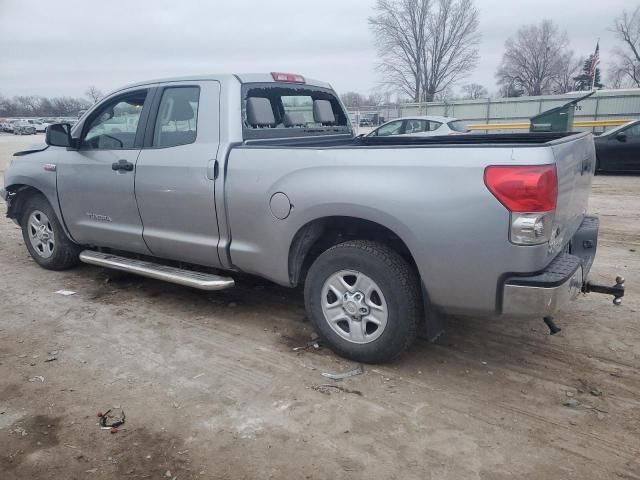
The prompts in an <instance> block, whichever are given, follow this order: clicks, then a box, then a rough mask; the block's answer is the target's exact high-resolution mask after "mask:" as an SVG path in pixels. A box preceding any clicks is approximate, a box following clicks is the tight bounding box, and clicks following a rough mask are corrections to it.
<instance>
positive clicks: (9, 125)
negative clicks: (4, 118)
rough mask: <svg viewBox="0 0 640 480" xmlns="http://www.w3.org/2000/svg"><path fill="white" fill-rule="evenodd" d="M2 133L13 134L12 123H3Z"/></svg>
mask: <svg viewBox="0 0 640 480" xmlns="http://www.w3.org/2000/svg"><path fill="white" fill-rule="evenodd" d="M2 131H3V132H6V133H13V122H5V123H3V124H2Z"/></svg>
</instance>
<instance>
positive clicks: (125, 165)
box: [111, 160, 133, 172]
mask: <svg viewBox="0 0 640 480" xmlns="http://www.w3.org/2000/svg"><path fill="white" fill-rule="evenodd" d="M111 170H116V171H117V170H124V171H125V172H132V171H133V163H131V162H127V161H126V160H118V161H117V162H113V163H112V164H111Z"/></svg>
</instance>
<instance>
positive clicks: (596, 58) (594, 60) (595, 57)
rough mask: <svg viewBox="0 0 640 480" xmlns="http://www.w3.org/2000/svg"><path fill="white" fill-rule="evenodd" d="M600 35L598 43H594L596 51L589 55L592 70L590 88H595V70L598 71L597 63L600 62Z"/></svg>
mask: <svg viewBox="0 0 640 480" xmlns="http://www.w3.org/2000/svg"><path fill="white" fill-rule="evenodd" d="M599 50H600V37H598V43H596V51H595V53H594V54H593V57H591V63H592V64H593V67H592V70H593V74H592V75H591V90H592V91H593V90H595V89H596V72H597V71H598V63H600V51H599Z"/></svg>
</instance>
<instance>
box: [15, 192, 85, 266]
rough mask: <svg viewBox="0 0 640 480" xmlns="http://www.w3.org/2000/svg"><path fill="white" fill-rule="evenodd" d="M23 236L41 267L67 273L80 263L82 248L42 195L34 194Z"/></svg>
mask: <svg viewBox="0 0 640 480" xmlns="http://www.w3.org/2000/svg"><path fill="white" fill-rule="evenodd" d="M20 226H21V227H22V236H23V238H24V243H25V245H26V246H27V249H28V250H29V253H30V254H31V256H32V257H33V259H34V260H35V261H36V263H37V264H38V265H40V266H41V267H43V268H46V269H48V270H66V269H68V268H71V267H73V266H75V265H77V264H78V263H79V259H78V254H79V253H80V250H81V248H80V247H79V246H78V245H76V244H75V243H73V242H72V241H71V240H69V238H67V235H66V234H65V232H64V230H63V229H62V225H60V222H58V218H57V216H56V214H55V212H54V211H53V209H52V208H51V205H49V202H48V201H47V199H46V198H44V197H43V196H42V195H32V196H31V197H29V198H28V199H27V200H26V202H25V206H24V209H23V211H22V218H21V220H20Z"/></svg>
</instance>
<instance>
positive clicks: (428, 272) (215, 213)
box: [1, 73, 623, 362]
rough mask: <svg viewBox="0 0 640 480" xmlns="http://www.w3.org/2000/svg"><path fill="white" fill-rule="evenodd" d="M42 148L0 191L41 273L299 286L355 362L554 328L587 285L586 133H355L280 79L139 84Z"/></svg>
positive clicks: (320, 328)
mask: <svg viewBox="0 0 640 480" xmlns="http://www.w3.org/2000/svg"><path fill="white" fill-rule="evenodd" d="M125 119H126V120H125ZM402 121H405V120H402ZM449 121H451V120H449ZM441 123H443V124H444V123H448V122H444V121H443V122H441ZM115 124H118V125H122V126H123V127H124V130H121V131H115V130H114V129H113V128H111V126H113V125H115ZM46 142H47V145H48V146H46V147H43V148H41V149H33V150H28V151H25V152H21V153H18V154H17V155H19V156H20V160H19V161H14V162H12V163H11V165H10V166H9V168H8V169H7V170H6V171H5V174H4V188H5V191H3V192H1V193H3V196H4V197H5V198H6V200H7V206H8V216H9V217H10V218H12V219H14V220H15V221H16V222H17V223H18V224H19V225H20V226H21V228H22V233H23V238H24V241H25V245H26V248H27V249H28V251H29V253H30V254H31V256H32V257H33V259H34V260H35V261H36V262H37V263H38V264H39V265H40V266H42V267H44V268H47V269H51V270H63V269H67V268H70V267H73V266H75V265H76V264H77V263H78V262H79V261H82V262H85V263H89V264H94V265H101V266H104V267H108V268H115V269H119V270H124V271H128V272H133V273H136V274H140V275H145V276H149V277H153V278H156V279H162V280H166V281H170V282H175V283H178V284H182V285H187V286H191V287H195V288H200V289H204V290H221V289H225V288H231V287H233V286H234V280H233V276H234V274H235V273H239V272H245V273H248V274H253V275H257V276H260V277H263V278H266V279H268V280H271V281H273V282H275V283H278V284H280V285H283V286H286V287H292V288H293V287H296V286H299V285H304V296H305V306H306V310H307V315H308V317H309V318H310V320H311V322H312V324H313V326H314V328H315V329H316V331H317V332H318V334H319V336H320V338H321V340H322V341H323V342H324V343H325V344H326V345H328V346H330V347H331V348H333V349H334V350H335V351H336V352H338V353H339V354H341V355H344V356H345V357H348V358H351V359H353V360H356V361H361V362H383V361H387V360H390V359H392V358H394V357H396V356H398V355H399V354H401V353H402V352H403V351H405V350H406V349H407V348H408V347H409V346H410V345H411V343H412V342H413V340H414V339H415V337H416V335H417V333H418V332H419V331H420V332H423V333H424V335H426V336H427V337H429V338H431V339H433V338H436V337H437V336H438V335H439V334H440V333H441V332H442V328H443V326H442V325H443V324H442V320H443V319H444V316H445V315H446V314H466V315H473V316H485V317H493V316H496V315H509V316H514V317H530V316H540V317H542V316H544V317H546V320H547V321H549V322H550V321H551V320H550V317H549V316H551V315H553V313H554V312H555V311H556V310H557V309H559V308H561V307H562V306H563V305H565V303H566V302H567V301H568V300H569V299H572V298H575V297H576V296H577V295H578V294H579V293H580V292H581V291H585V292H586V291H588V290H589V285H590V284H589V283H587V275H588V273H589V270H590V268H591V264H592V262H593V260H594V257H595V252H596V245H597V235H598V219H597V218H596V217H592V216H587V215H586V214H585V212H586V209H587V203H588V199H589V193H590V186H591V179H592V175H593V170H594V167H595V152H594V147H593V140H592V136H591V134H590V133H576V134H572V133H541V134H525V135H522V134H496V135H461V136H440V137H430V138H425V137H410V136H398V137H385V136H382V135H381V136H372V137H364V138H361V137H354V134H353V131H352V127H351V123H350V121H349V118H348V116H347V113H346V112H345V111H344V110H343V108H342V106H341V103H340V100H339V97H338V96H337V94H336V93H335V92H334V91H333V90H332V89H331V87H330V85H329V84H327V83H324V82H320V81H317V80H311V79H305V78H304V77H302V76H300V75H293V74H284V73H273V74H238V75H214V76H198V77H191V78H189V77H186V78H185V77H183V78H178V79H169V80H166V81H155V80H154V81H152V82H142V83H137V84H134V85H131V86H128V87H125V88H122V89H119V90H117V91H115V92H113V93H111V94H109V95H107V96H106V97H105V98H103V99H101V100H100V101H99V102H98V103H97V104H96V105H94V106H92V107H91V109H90V110H89V111H88V112H87V113H86V114H85V115H84V116H83V118H82V119H81V120H80V121H79V122H78V123H77V124H76V126H75V127H73V128H71V127H70V126H69V125H68V124H54V125H51V126H50V127H49V128H48V129H47V134H46ZM576 172H578V173H576ZM185 264H186V265H196V266H197V267H189V266H185ZM210 269H215V270H214V271H212V270H210ZM602 288H608V287H602ZM611 292H613V293H612V294H614V295H616V298H618V297H619V296H621V295H622V293H623V287H622V284H621V282H619V285H618V287H617V288H616V289H613V290H611ZM248 301H249V299H248Z"/></svg>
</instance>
